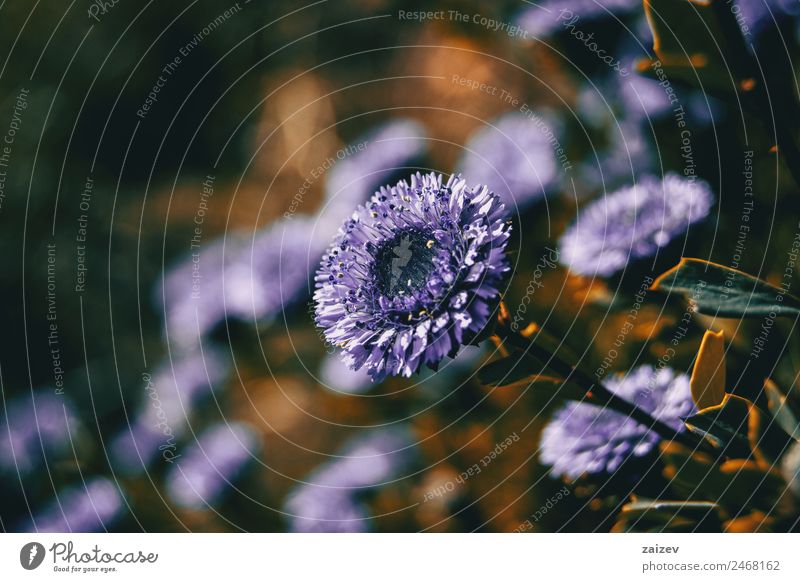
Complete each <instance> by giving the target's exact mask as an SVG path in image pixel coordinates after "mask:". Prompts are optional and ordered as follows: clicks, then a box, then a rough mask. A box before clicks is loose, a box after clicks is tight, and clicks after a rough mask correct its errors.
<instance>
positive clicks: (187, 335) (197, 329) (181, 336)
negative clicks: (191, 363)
mask: <svg viewBox="0 0 800 582" xmlns="http://www.w3.org/2000/svg"><path fill="white" fill-rule="evenodd" d="M241 249H242V242H241V240H239V239H238V238H237V237H233V236H228V237H226V238H224V239H218V240H216V241H213V242H210V243H208V244H207V245H205V244H204V245H202V246H201V247H200V248H199V249H197V250H196V251H192V253H191V254H189V255H188V256H187V257H186V258H185V259H183V260H182V261H181V262H179V263H178V264H177V265H175V266H174V267H172V268H170V269H169V270H168V271H167V272H166V273H165V275H164V277H163V279H162V280H161V281H160V283H159V284H157V285H156V288H155V289H154V298H155V302H156V305H158V306H160V308H161V310H162V312H163V316H164V325H165V331H166V336H167V338H168V339H169V340H170V341H172V342H174V343H175V344H176V345H177V346H179V347H183V348H187V347H191V346H194V345H197V344H198V343H199V341H200V338H202V337H203V336H204V335H205V334H206V333H208V332H209V331H211V329H212V328H213V327H214V326H215V325H217V324H218V323H219V322H220V321H222V320H223V319H224V317H225V303H224V301H223V299H224V293H223V290H224V285H223V283H224V280H225V279H224V273H225V266H226V265H227V264H229V263H230V262H231V260H232V258H233V257H236V256H238V255H239V253H241V252H242V250H241Z"/></svg>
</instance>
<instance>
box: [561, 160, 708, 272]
mask: <svg viewBox="0 0 800 582" xmlns="http://www.w3.org/2000/svg"><path fill="white" fill-rule="evenodd" d="M713 203H714V195H713V194H712V192H711V188H710V187H709V185H708V184H707V183H706V182H703V181H702V180H694V181H691V180H688V179H685V178H682V177H680V176H678V175H677V174H667V175H666V176H665V177H664V179H663V180H659V179H657V178H654V177H652V176H647V177H645V178H643V179H641V180H640V181H639V183H638V184H636V185H634V186H629V187H626V188H623V189H621V190H619V191H617V192H614V193H612V194H608V195H606V196H603V198H601V199H600V200H597V201H595V202H593V203H591V204H590V205H589V206H587V207H586V208H584V209H583V210H581V211H580V213H579V214H578V220H577V221H576V222H575V224H573V225H572V226H570V227H569V228H568V229H567V231H566V232H565V233H564V234H563V235H562V237H561V242H560V247H561V260H562V262H563V263H564V264H565V265H567V266H568V267H569V268H570V269H571V270H572V271H573V272H575V273H578V274H580V275H592V276H594V275H602V276H608V275H612V274H614V273H616V272H617V271H619V270H621V269H622V268H624V267H625V266H626V265H627V264H628V262H629V261H630V260H635V259H641V258H644V257H650V256H653V255H655V254H656V253H657V252H658V250H659V249H660V248H662V247H664V246H666V245H667V244H668V243H669V242H670V241H671V240H673V239H674V238H676V237H679V236H682V235H684V234H685V233H686V232H687V230H688V229H689V227H690V226H691V225H692V224H693V223H695V222H698V221H700V220H702V219H703V218H705V217H706V216H708V213H709V211H710V210H711V206H712V205H713Z"/></svg>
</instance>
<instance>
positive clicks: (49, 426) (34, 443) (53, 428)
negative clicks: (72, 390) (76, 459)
mask: <svg viewBox="0 0 800 582" xmlns="http://www.w3.org/2000/svg"><path fill="white" fill-rule="evenodd" d="M4 412H5V414H4V415H2V416H0V470H4V471H9V472H13V473H17V474H26V473H29V472H30V471H31V470H33V469H34V468H35V467H36V466H37V465H39V464H41V463H43V462H47V460H48V459H47V455H49V454H51V453H52V454H62V453H64V452H66V451H67V450H69V449H70V443H71V441H72V439H73V438H74V437H75V434H76V432H77V431H78V420H77V417H76V415H75V412H74V410H73V407H72V403H71V402H70V400H69V399H68V398H67V397H65V396H62V395H57V394H55V393H54V392H53V391H52V390H50V389H39V390H36V391H34V392H33V393H31V394H26V395H21V396H18V397H16V398H14V399H12V400H10V401H9V402H8V405H7V407H6V408H5V410H4ZM43 455H45V456H44V457H43Z"/></svg>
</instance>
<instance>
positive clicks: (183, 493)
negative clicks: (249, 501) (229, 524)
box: [166, 422, 259, 509]
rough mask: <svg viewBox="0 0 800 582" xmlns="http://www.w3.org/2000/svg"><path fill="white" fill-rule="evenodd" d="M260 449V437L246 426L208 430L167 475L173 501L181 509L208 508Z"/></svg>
mask: <svg viewBox="0 0 800 582" xmlns="http://www.w3.org/2000/svg"><path fill="white" fill-rule="evenodd" d="M258 450H259V441H258V435H257V433H256V431H255V430H254V429H253V428H251V427H250V426H249V425H247V424H245V423H241V422H235V423H220V424H218V425H215V426H213V427H211V428H209V429H207V430H206V431H204V432H203V434H201V435H200V437H199V438H198V440H197V442H196V443H194V444H193V445H192V446H191V447H189V448H188V449H187V451H186V452H185V454H183V455H182V458H179V459H177V460H176V461H175V462H174V464H173V467H172V469H171V470H170V472H169V473H168V474H167V478H166V488H167V493H168V494H169V497H170V499H172V501H173V502H174V503H175V504H176V505H178V506H180V507H185V508H189V509H205V508H207V507H208V506H209V505H212V504H214V503H215V502H216V501H217V500H218V499H219V497H220V496H221V495H222V494H223V493H224V492H225V491H226V489H228V488H229V487H231V486H232V482H233V481H234V480H235V479H236V478H237V477H238V476H239V475H240V474H241V473H242V471H243V470H244V469H245V467H246V466H247V465H248V463H249V462H250V461H252V460H253V459H254V458H255V455H256V453H257V452H258Z"/></svg>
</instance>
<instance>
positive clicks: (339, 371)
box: [319, 354, 375, 394]
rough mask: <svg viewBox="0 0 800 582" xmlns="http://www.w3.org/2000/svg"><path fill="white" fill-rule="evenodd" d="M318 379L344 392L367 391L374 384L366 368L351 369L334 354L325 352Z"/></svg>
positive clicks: (328, 386)
mask: <svg viewBox="0 0 800 582" xmlns="http://www.w3.org/2000/svg"><path fill="white" fill-rule="evenodd" d="M319 376H320V381H321V382H322V383H323V384H324V385H325V386H326V387H327V388H329V389H331V390H333V391H335V392H344V393H345V394H361V393H362V392H367V391H368V390H369V389H370V388H372V387H373V386H375V384H374V383H373V382H372V381H371V380H370V378H369V375H368V374H367V372H366V370H364V369H361V370H353V369H351V368H350V367H348V366H347V364H345V363H344V362H343V361H342V358H340V357H339V356H337V355H336V354H327V355H326V356H325V358H324V359H323V360H322V366H321V367H320V371H319Z"/></svg>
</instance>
